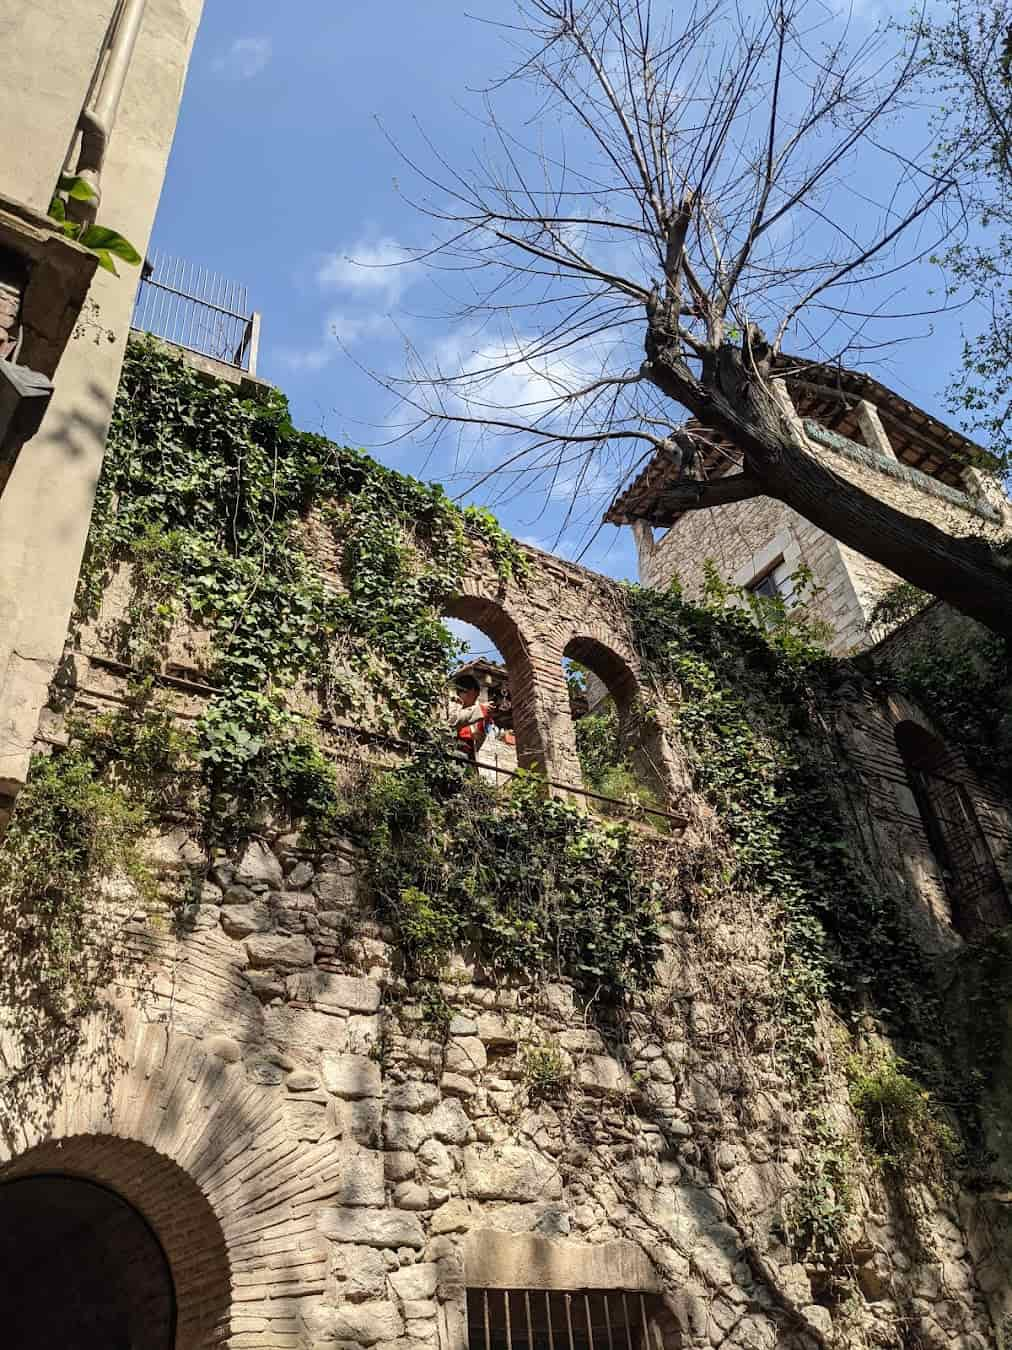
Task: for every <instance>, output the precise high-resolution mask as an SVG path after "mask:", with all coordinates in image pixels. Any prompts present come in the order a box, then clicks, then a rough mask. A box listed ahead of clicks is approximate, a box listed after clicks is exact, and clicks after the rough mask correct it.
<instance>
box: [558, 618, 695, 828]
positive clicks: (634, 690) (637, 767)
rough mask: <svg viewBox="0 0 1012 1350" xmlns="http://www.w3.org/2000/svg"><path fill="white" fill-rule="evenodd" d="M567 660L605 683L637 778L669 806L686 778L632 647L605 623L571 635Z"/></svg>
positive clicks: (623, 742)
mask: <svg viewBox="0 0 1012 1350" xmlns="http://www.w3.org/2000/svg"><path fill="white" fill-rule="evenodd" d="M562 657H563V659H565V658H569V659H571V660H574V661H579V662H580V664H581V665H584V666H586V667H587V669H588V670H590V671H592V672H593V674H595V675H596V676H597V678H598V679H599V680H600V681H601V682H602V683H603V684H604V686H605V688H606V689H607V690H608V693H609V694H610V695H611V697H612V699H613V701H614V704H615V711H616V713H617V715H618V726H619V737H620V739H621V742H622V744H623V746H624V747H625V752H626V754H627V756H628V758H629V762H630V763H631V764H632V768H633V771H634V773H635V774H636V777H637V778H638V779H639V780H640V782H641V783H642V784H643V785H644V786H645V787H647V788H649V789H650V790H651V791H652V792H653V793H654V794H655V796H656V797H657V798H658V800H659V801H660V802H662V803H665V804H668V805H670V804H671V803H672V801H673V799H674V797H675V796H676V795H677V794H676V790H675V789H676V784H679V783H680V781H681V779H680V776H679V774H678V773H677V771H676V765H675V760H674V756H673V754H672V751H671V746H670V744H669V742H668V739H667V736H666V735H665V732H664V729H663V726H662V722H661V719H660V717H659V715H658V713H659V710H658V709H657V708H655V707H654V706H653V702H652V700H651V698H650V696H649V694H648V693H647V692H646V691H644V689H643V687H642V685H641V684H640V680H639V670H640V666H639V659H638V657H637V656H636V653H635V652H634V650H633V648H632V645H631V644H630V643H628V642H627V641H626V640H625V639H624V638H623V637H620V636H618V635H616V634H614V633H613V632H611V631H610V630H608V629H607V628H605V627H604V626H603V625H600V624H592V625H588V626H587V628H586V629H584V630H582V631H581V630H578V631H576V632H573V633H571V634H570V635H569V638H568V640H567V641H566V643H565V646H564V647H563V649H562Z"/></svg>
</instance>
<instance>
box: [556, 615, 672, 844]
mask: <svg viewBox="0 0 1012 1350" xmlns="http://www.w3.org/2000/svg"><path fill="white" fill-rule="evenodd" d="M563 669H564V670H565V674H566V682H567V684H568V686H569V706H570V713H571V715H572V718H573V723H574V730H575V734H576V749H577V755H578V757H579V760H580V770H581V773H582V775H583V780H584V787H586V788H588V789H589V790H590V791H592V792H598V793H600V794H601V795H602V796H604V797H613V798H617V799H618V800H619V801H622V802H628V803H629V804H630V805H631V806H640V807H651V806H653V807H657V808H659V809H660V810H666V809H667V808H668V800H669V794H670V775H669V770H668V759H669V754H668V751H667V748H666V746H665V743H664V735H663V732H662V731H661V728H660V726H659V724H658V723H657V721H656V719H655V718H653V717H651V716H649V714H648V712H647V710H646V708H645V707H644V706H643V701H642V699H641V697H640V690H639V684H638V682H637V680H636V676H635V675H634V673H633V671H632V670H631V669H630V667H629V665H628V663H627V662H626V661H625V660H623V658H622V657H620V656H619V655H617V653H615V652H614V651H612V650H611V649H610V648H608V647H606V646H605V645H604V644H603V643H602V642H599V641H598V640H597V639H596V638H589V637H575V638H573V639H572V640H571V641H570V642H569V643H568V644H567V646H566V648H565V651H564V653H563ZM591 804H592V805H593V804H594V803H593V799H591ZM595 809H600V810H601V812H602V813H603V814H619V815H622V814H626V813H624V812H623V811H622V809H621V807H608V806H607V805H605V804H603V803H599V804H598V806H597V807H596V808H595ZM646 819H647V820H648V821H649V822H650V823H651V824H654V825H658V824H659V823H660V821H661V817H658V816H649V815H648V816H647V817H646Z"/></svg>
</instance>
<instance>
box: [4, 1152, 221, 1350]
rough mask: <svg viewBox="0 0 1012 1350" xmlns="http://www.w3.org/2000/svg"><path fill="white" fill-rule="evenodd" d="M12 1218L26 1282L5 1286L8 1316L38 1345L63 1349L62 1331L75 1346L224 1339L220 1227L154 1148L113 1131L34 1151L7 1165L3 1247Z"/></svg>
mask: <svg viewBox="0 0 1012 1350" xmlns="http://www.w3.org/2000/svg"><path fill="white" fill-rule="evenodd" d="M29 1219H30V1221H29ZM9 1221H10V1222H11V1223H13V1222H19V1223H20V1226H21V1228H22V1233H21V1235H20V1238H18V1239H16V1245H15V1251H16V1252H17V1253H19V1254H20V1256H21V1257H23V1258H24V1260H25V1261H26V1263H27V1264H26V1266H25V1271H24V1273H23V1278H22V1282H21V1284H20V1287H18V1288H12V1287H11V1281H10V1280H9V1279H6V1280H5V1292H4V1293H3V1294H2V1295H0V1318H2V1317H3V1314H4V1310H5V1309H6V1312H7V1315H8V1316H9V1317H11V1318H12V1319H17V1318H18V1317H23V1318H25V1319H28V1318H31V1319H32V1320H31V1325H33V1326H34V1327H35V1328H36V1333H37V1334H36V1338H35V1339H33V1340H30V1341H26V1342H25V1345H26V1347H28V1346H30V1347H31V1350H57V1348H58V1347H59V1346H60V1345H61V1339H60V1331H61V1329H63V1330H67V1329H71V1330H72V1331H73V1334H72V1335H70V1337H69V1339H68V1338H66V1337H65V1338H64V1339H63V1340H62V1344H63V1345H74V1346H75V1347H76V1348H79V1350H118V1347H120V1346H122V1347H124V1350H126V1348H127V1347H131V1346H133V1345H144V1347H145V1350H212V1347H217V1346H219V1345H221V1344H222V1343H223V1341H224V1340H225V1338H226V1337H227V1334H228V1327H229V1317H230V1308H231V1272H230V1266H229V1259H228V1254H227V1250H226V1245H225V1237H224V1233H223V1231H222V1227H221V1224H220V1223H219V1221H218V1219H217V1217H216V1215H215V1214H214V1211H213V1210H212V1209H211V1206H210V1204H209V1203H208V1200H207V1198H206V1196H205V1195H204V1194H203V1192H202V1191H201V1190H200V1188H199V1187H198V1186H197V1184H196V1183H195V1182H194V1181H193V1180H192V1179H191V1178H190V1177H189V1176H187V1174H186V1173H185V1172H184V1171H183V1170H182V1168H180V1167H179V1166H178V1165H177V1164H176V1163H174V1162H172V1161H171V1159H169V1158H166V1157H165V1156H163V1155H161V1154H159V1153H157V1152H156V1151H155V1150H154V1149H153V1148H151V1147H150V1146H148V1145H146V1144H141V1143H138V1142H137V1141H136V1140H132V1139H120V1138H116V1137H115V1136H112V1135H76V1136H70V1137H64V1138H59V1139H48V1140H46V1141H45V1142H44V1143H40V1144H38V1145H37V1146H36V1147H35V1148H32V1149H29V1150H28V1151H27V1152H25V1153H22V1154H20V1155H19V1156H18V1157H17V1158H14V1159H12V1160H11V1161H10V1162H8V1163H7V1164H6V1166H4V1167H3V1168H2V1169H0V1250H2V1243H3V1237H2V1234H3V1233H5V1232H8V1231H10V1230H9ZM78 1249H79V1250H78ZM12 1254H13V1253H8V1255H12ZM36 1258H38V1259H36ZM4 1269H5V1275H6V1274H7V1272H9V1270H10V1267H9V1266H6V1265H5V1267H4ZM43 1308H45V1309H46V1311H45V1312H43V1311H41V1310H42V1309H43ZM33 1309H34V1312H33ZM68 1319H70V1320H68ZM4 1325H5V1326H6V1325H7V1323H6V1321H5V1322H4ZM137 1328H141V1329H143V1334H142V1335H141V1336H140V1337H139V1338H137V1337H136V1336H135V1335H134V1334H133V1333H134V1332H135V1331H136V1329H137Z"/></svg>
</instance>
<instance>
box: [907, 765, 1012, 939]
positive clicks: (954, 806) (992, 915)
mask: <svg viewBox="0 0 1012 1350" xmlns="http://www.w3.org/2000/svg"><path fill="white" fill-rule="evenodd" d="M908 772H909V775H910V780H911V786H912V787H913V790H914V798H915V800H916V801H917V805H918V808H919V810H920V813H921V818H922V820H923V821H924V825H925V829H926V831H927V834H928V838H929V840H930V842H931V846H932V848H933V850H934V852H935V856H936V857H937V859H938V861H939V863H940V864H941V867H942V869H943V871H944V872H945V873H946V877H947V882H948V886H949V890H950V892H951V894H952V899H953V902H954V907H955V909H956V911H957V913H956V914H955V915H954V918H955V919H956V921H957V922H956V926H957V927H958V928H960V929H965V930H966V932H965V933H964V936H975V935H977V933H979V932H986V931H988V930H990V929H992V928H999V927H1004V925H1005V924H1007V923H1008V922H1009V921H1010V920H1012V907H1010V905H1009V899H1008V892H1007V891H1006V889H1005V885H1004V882H1003V881H1002V878H1001V873H1000V872H999V871H998V867H997V865H996V863H995V860H994V855H993V854H992V852H991V847H990V845H989V844H988V841H987V838H986V836H985V834H984V832H983V830H982V829H981V827H980V821H979V819H978V817H977V812H976V809H975V807H974V804H973V800H972V799H971V797H970V795H969V793H968V792H967V790H966V788H965V787H964V786H963V784H962V783H958V782H955V781H954V780H953V779H951V778H947V777H945V776H944V775H942V774H939V773H932V772H931V771H929V770H927V769H919V768H912V767H911V768H910V769H908Z"/></svg>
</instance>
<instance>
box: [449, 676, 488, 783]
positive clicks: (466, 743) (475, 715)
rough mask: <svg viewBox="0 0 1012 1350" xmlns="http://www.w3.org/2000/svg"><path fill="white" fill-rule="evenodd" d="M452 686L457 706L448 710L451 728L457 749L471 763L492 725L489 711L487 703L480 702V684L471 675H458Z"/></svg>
mask: <svg viewBox="0 0 1012 1350" xmlns="http://www.w3.org/2000/svg"><path fill="white" fill-rule="evenodd" d="M453 687H454V689H455V691H456V694H457V707H456V708H454V709H452V710H451V712H450V726H451V730H452V731H453V733H454V735H455V737H456V742H457V749H458V750H463V752H464V753H465V754H466V755H467V757H468V758H469V759H470V760H471V761H472V763H476V762H477V758H478V751H479V750H480V749H481V747H482V746H483V745H484V744H485V738H486V736H487V735H488V733H489V730H490V728H491V727H492V725H493V723H492V716H491V711H490V709H489V706H488V704H487V703H482V702H481V700H480V698H479V695H480V694H481V685H480V684H479V683H478V681H477V680H476V679H475V677H474V676H473V675H460V676H459V677H458V678H457V679H456V680H454V682H453Z"/></svg>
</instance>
